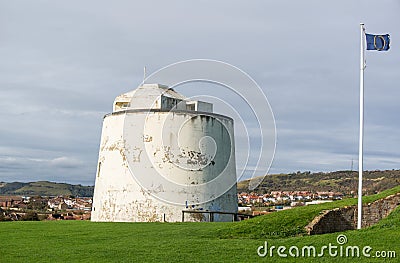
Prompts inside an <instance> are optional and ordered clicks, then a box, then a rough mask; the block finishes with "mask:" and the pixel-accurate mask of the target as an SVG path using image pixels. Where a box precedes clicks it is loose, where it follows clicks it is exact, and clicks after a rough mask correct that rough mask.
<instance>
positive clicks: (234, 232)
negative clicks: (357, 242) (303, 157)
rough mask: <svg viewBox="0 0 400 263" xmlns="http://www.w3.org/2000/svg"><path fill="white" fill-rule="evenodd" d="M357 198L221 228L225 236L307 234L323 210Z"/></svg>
mask: <svg viewBox="0 0 400 263" xmlns="http://www.w3.org/2000/svg"><path fill="white" fill-rule="evenodd" d="M398 192H400V186H397V187H395V188H392V189H388V190H386V191H383V192H381V193H379V194H375V195H370V196H366V197H364V198H363V203H370V202H373V201H375V200H378V199H381V198H384V197H386V196H389V195H391V194H395V193H398ZM356 204H357V199H355V198H349V199H344V200H341V201H336V202H331V203H324V204H320V205H310V206H303V207H298V208H295V209H290V210H284V211H280V212H277V213H272V214H269V215H267V216H260V217H256V218H254V219H251V220H247V221H243V222H235V223H232V224H231V225H229V226H228V227H226V228H224V229H221V231H219V235H220V236H221V237H223V238H243V237H246V238H280V237H291V236H296V235H303V234H305V229H304V227H305V226H306V225H307V224H308V223H309V222H311V220H312V219H313V218H315V217H316V216H317V215H318V214H319V213H320V212H322V211H323V210H328V209H333V208H337V207H344V206H351V205H356Z"/></svg>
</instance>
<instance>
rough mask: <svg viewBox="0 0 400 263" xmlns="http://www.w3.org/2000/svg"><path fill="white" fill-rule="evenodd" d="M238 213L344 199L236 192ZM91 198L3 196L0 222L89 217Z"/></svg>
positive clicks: (321, 194)
mask: <svg viewBox="0 0 400 263" xmlns="http://www.w3.org/2000/svg"><path fill="white" fill-rule="evenodd" d="M237 198H238V205H239V213H243V214H248V215H251V216H256V215H260V214H265V213H269V212H274V211H279V210H282V209H289V208H291V207H295V206H303V205H309V204H318V203H321V202H331V201H334V200H341V199H342V198H343V194H342V193H337V192H316V193H312V192H304V191H295V192H288V191H272V192H270V193H269V194H257V193H254V192H251V193H246V192H242V193H239V194H238V195H237ZM91 209H92V197H74V196H55V197H42V196H0V221H32V220H34V221H35V220H88V219H90V214H91Z"/></svg>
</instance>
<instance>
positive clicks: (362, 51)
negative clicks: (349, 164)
mask: <svg viewBox="0 0 400 263" xmlns="http://www.w3.org/2000/svg"><path fill="white" fill-rule="evenodd" d="M360 29H361V34H360V37H361V39H360V42H361V45H360V135H359V148H358V211H357V212H358V214H357V229H361V222H362V174H363V139H364V138H363V137H364V69H365V59H364V54H365V47H364V42H365V41H364V37H365V28H364V24H363V23H360Z"/></svg>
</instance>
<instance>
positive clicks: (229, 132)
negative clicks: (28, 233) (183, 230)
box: [91, 84, 237, 222]
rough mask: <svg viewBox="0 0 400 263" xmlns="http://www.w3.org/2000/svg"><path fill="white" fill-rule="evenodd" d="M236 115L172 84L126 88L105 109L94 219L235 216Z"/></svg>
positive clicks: (226, 218) (169, 219)
mask: <svg viewBox="0 0 400 263" xmlns="http://www.w3.org/2000/svg"><path fill="white" fill-rule="evenodd" d="M235 213H237V197H236V166H235V145H234V135H233V120H232V119H231V118H229V117H226V116H223V115H220V114H215V113H213V105H212V104H211V103H207V102H202V101H192V100H188V99H186V98H185V97H184V96H182V95H180V94H179V93H177V92H175V91H174V90H173V89H170V88H168V87H167V86H163V85H159V84H143V85H141V86H139V87H138V88H137V89H136V90H134V91H131V92H128V93H125V94H122V95H120V96H118V97H117V98H116V99H115V101H114V105H113V112H112V113H110V114H107V115H106V116H105V117H104V122H103V130H102V136H101V143H100V151H99V161H98V166H97V174H96V184H95V189H94V197H93V208H92V216H91V220H92V221H115V222H118V221H120V222H152V221H167V222H177V221H182V220H184V221H232V218H233V215H234V214H235Z"/></svg>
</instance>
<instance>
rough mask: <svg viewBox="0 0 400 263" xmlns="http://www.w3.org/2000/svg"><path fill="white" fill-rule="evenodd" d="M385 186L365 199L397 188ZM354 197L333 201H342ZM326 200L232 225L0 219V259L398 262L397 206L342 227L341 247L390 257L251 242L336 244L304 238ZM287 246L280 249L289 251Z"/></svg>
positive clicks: (330, 236)
mask: <svg viewBox="0 0 400 263" xmlns="http://www.w3.org/2000/svg"><path fill="white" fill-rule="evenodd" d="M399 190H400V189H398V188H394V189H392V190H390V191H387V192H385V193H382V194H380V195H379V196H371V197H368V198H366V202H371V201H372V200H374V199H376V198H380V197H382V196H386V195H389V194H390V193H392V192H396V191H397V192H399ZM352 202H354V200H344V201H340V202H334V203H336V205H335V206H337V205H348V204H350V203H352ZM327 206H333V203H330V204H323V205H315V206H312V208H307V207H300V208H295V209H292V210H287V211H281V212H277V213H273V214H270V215H266V216H262V217H258V218H255V219H253V220H249V221H243V222H237V223H93V222H89V221H42V222H1V223H0V240H1V241H0V242H1V243H0V262H267V261H268V262H270V261H282V262H354V261H355V260H357V261H358V262H399V261H400V249H399V241H400V208H398V209H397V210H395V211H394V212H393V213H392V214H391V215H390V216H389V217H387V218H386V219H384V220H382V221H381V222H380V223H379V224H377V225H375V226H373V227H370V228H368V229H363V230H360V231H347V232H342V233H340V234H344V235H346V236H347V243H346V244H344V245H343V247H344V249H345V248H346V246H358V247H359V248H360V249H361V250H362V248H363V247H364V246H370V247H371V248H372V250H371V251H370V252H369V253H370V254H371V256H373V255H375V254H374V253H375V252H376V251H378V250H379V251H395V252H396V258H392V259H386V260H384V259H382V258H372V257H371V258H366V257H362V256H361V257H360V258H352V257H350V258H346V257H340V256H336V257H330V256H329V254H328V251H326V252H325V254H324V256H323V257H319V258H318V257H316V258H313V257H300V258H293V257H291V256H289V257H288V258H281V257H279V256H278V254H277V253H276V249H275V251H274V254H273V256H272V258H271V257H270V256H269V255H267V256H266V257H259V256H258V255H257V248H258V247H259V246H262V245H264V242H265V241H267V242H268V246H269V247H271V246H276V247H278V246H285V247H286V249H287V250H289V248H290V247H291V246H297V247H298V248H300V250H301V248H302V247H303V246H311V245H312V246H314V247H315V248H316V249H317V254H318V253H319V252H320V249H321V248H322V247H323V246H328V245H329V243H331V244H332V245H338V243H337V241H336V238H337V236H338V235H339V233H334V234H326V235H316V236H303V231H302V230H301V229H300V228H301V226H302V225H304V224H306V223H307V222H308V221H309V219H310V218H311V219H312V217H313V216H314V215H315V214H318V213H319V212H320V211H322V210H323V209H326V208H328V207H327ZM287 250H286V254H287V253H288V251H287Z"/></svg>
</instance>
